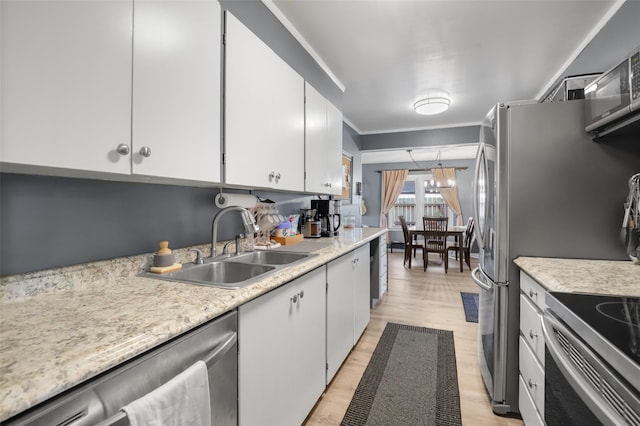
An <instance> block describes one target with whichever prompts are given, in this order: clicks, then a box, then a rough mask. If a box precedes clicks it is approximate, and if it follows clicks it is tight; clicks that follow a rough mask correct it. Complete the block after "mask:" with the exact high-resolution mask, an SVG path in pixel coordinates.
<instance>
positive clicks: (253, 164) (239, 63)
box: [224, 12, 276, 187]
mask: <svg viewBox="0 0 640 426" xmlns="http://www.w3.org/2000/svg"><path fill="white" fill-rule="evenodd" d="M225 16H226V32H225V34H226V36H225V59H226V60H225V67H226V71H225V138H224V140H225V145H224V155H225V182H227V183H234V184H239V185H248V186H251V185H256V186H264V187H269V186H271V185H272V182H271V181H270V180H269V173H270V172H271V167H270V166H271V164H270V163H271V162H270V161H269V159H270V158H271V157H272V156H274V157H275V154H276V153H275V152H274V151H273V146H272V144H273V140H272V135H271V132H270V129H269V127H270V122H271V111H270V109H271V92H270V90H269V87H268V84H267V82H268V80H269V78H270V77H271V70H269V66H270V58H269V57H270V55H273V52H271V51H270V50H269V48H268V47H267V46H266V45H265V44H264V43H263V42H262V41H261V40H260V39H259V38H258V37H257V36H256V35H255V34H253V33H252V32H251V31H250V30H249V29H248V28H247V27H245V26H244V25H243V24H242V23H241V22H240V21H238V19H236V18H235V17H234V16H233V15H232V14H230V13H229V12H227V13H226V14H225Z"/></svg>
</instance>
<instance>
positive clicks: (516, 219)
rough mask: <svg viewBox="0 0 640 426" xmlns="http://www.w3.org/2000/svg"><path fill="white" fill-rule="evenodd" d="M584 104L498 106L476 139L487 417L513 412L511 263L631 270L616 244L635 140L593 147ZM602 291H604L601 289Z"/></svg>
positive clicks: (636, 160)
mask: <svg viewBox="0 0 640 426" xmlns="http://www.w3.org/2000/svg"><path fill="white" fill-rule="evenodd" d="M584 127H585V124H584V101H569V102H557V103H544V104H540V103H512V104H509V103H505V104H498V105H496V106H495V107H494V108H492V109H491V111H490V112H489V114H488V115H487V117H486V118H485V120H484V122H483V123H482V126H481V130H480V146H479V148H478V154H477V158H476V170H475V178H474V217H475V219H476V227H475V238H476V241H477V242H478V246H479V248H480V252H479V267H478V268H476V269H475V270H474V271H473V274H472V275H473V279H474V281H475V282H476V284H478V286H479V288H480V292H479V293H480V297H479V318H478V330H479V339H478V343H479V357H480V368H481V371H482V377H483V379H484V383H485V385H486V388H487V391H488V393H489V396H490V399H491V403H492V407H493V410H494V412H496V413H498V414H504V413H509V412H518V335H519V317H520V307H519V300H520V299H519V289H520V282H519V271H518V269H517V268H516V266H515V265H514V263H513V260H514V259H515V258H516V257H518V256H537V257H563V258H582V259H609V260H614V259H615V260H629V257H628V256H627V254H626V251H625V247H624V244H623V243H622V241H621V238H620V231H621V224H622V219H623V213H624V211H623V203H624V202H625V200H626V196H627V192H628V187H627V182H628V180H629V178H630V177H631V176H632V175H633V174H635V173H638V172H639V171H640V136H638V135H636V136H633V137H625V138H622V139H621V138H612V139H611V140H610V141H606V140H605V141H603V142H601V143H596V142H593V141H592V140H591V137H590V136H589V135H588V134H587V133H586V132H585V130H584ZM603 285H604V283H603Z"/></svg>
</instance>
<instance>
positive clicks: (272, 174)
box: [269, 172, 276, 182]
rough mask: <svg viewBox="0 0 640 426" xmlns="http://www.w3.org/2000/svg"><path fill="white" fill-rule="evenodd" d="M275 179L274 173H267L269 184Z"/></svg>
mask: <svg viewBox="0 0 640 426" xmlns="http://www.w3.org/2000/svg"><path fill="white" fill-rule="evenodd" d="M275 177H276V172H271V173H269V182H271V181H272V180H273V178H275Z"/></svg>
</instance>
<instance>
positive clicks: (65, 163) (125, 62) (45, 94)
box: [0, 0, 133, 173]
mask: <svg viewBox="0 0 640 426" xmlns="http://www.w3.org/2000/svg"><path fill="white" fill-rule="evenodd" d="M1 7H2V11H1V14H2V34H1V37H2V46H1V47H2V91H1V93H2V96H1V97H2V124H1V127H2V130H1V131H2V143H1V144H0V146H1V155H0V160H1V161H2V162H3V163H13V164H17V165H26V166H44V167H55V168H66V169H76V170H91V171H99V172H109V173H130V169H131V166H130V157H129V156H128V155H126V156H121V155H119V154H118V153H117V152H116V148H117V147H118V145H120V144H124V145H126V146H130V143H131V56H132V47H131V39H132V34H133V3H132V1H131V0H127V1H119V0H104V1H52V0H49V1H22V0H6V1H5V0H2V2H1Z"/></svg>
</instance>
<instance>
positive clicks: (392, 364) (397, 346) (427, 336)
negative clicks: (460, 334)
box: [342, 322, 462, 426]
mask: <svg viewBox="0 0 640 426" xmlns="http://www.w3.org/2000/svg"><path fill="white" fill-rule="evenodd" d="M461 424H462V423H461V420H460V393H459V391H458V375H457V373H456V355H455V348H454V343H453V332H452V331H447V330H436V329H432V328H425V327H416V326H411V325H402V324H395V323H391V322H390V323H387V326H386V327H385V329H384V331H383V333H382V337H380V341H379V342H378V345H377V346H376V349H375V351H374V352H373V355H372V356H371V361H369V365H367V368H366V370H365V372H364V375H363V376H362V379H361V380H360V383H359V384H358V387H357V389H356V392H355V394H354V395H353V399H352V400H351V403H350V404H349V408H347V413H346V414H345V416H344V418H343V419H342V425H343V426H353V425H384V426H389V425H436V426H449V425H461Z"/></svg>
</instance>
